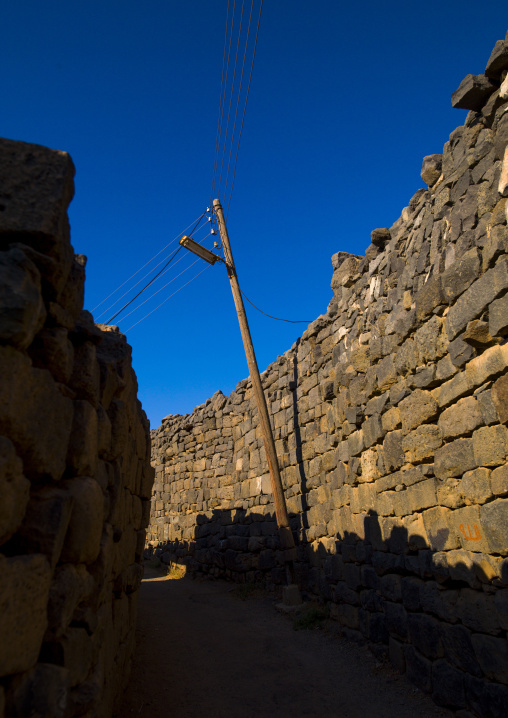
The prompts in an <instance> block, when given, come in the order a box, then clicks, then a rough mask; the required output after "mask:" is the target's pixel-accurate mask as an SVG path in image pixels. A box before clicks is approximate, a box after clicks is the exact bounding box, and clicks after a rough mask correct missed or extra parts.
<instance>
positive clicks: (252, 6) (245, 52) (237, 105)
mask: <svg viewBox="0 0 508 718" xmlns="http://www.w3.org/2000/svg"><path fill="white" fill-rule="evenodd" d="M253 10H254V0H252V2H251V4H250V14H249V24H248V27H247V39H246V40H245V50H244V53H243V62H242V71H241V73H240V87H239V88H238V97H237V99H236V109H235V121H234V123H233V132H232V133H231V146H230V148H229V157H228V169H227V172H226V182H225V184H224V194H226V191H227V187H228V178H229V167H230V165H231V154H232V152H233V142H234V138H235V130H236V120H237V117H238V107H239V105H240V96H241V94H242V84H243V73H244V69H245V59H246V57H247V48H248V46H249V36H250V26H251V22H252V11H253Z"/></svg>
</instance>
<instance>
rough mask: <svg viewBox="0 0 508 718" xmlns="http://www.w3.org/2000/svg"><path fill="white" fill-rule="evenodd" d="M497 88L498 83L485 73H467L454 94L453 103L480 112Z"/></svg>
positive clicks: (459, 107)
mask: <svg viewBox="0 0 508 718" xmlns="http://www.w3.org/2000/svg"><path fill="white" fill-rule="evenodd" d="M495 89H496V85H495V84H494V83H492V82H491V81H490V80H489V79H488V78H487V77H485V75H466V77H465V78H464V79H463V80H462V82H461V83H460V85H459V87H458V88H457V89H456V90H455V92H454V93H453V95H452V105H453V107H456V108H458V109H461V110H474V111H475V112H478V111H479V110H481V109H482V107H483V105H484V104H485V102H486V100H487V99H488V98H489V97H490V95H491V94H492V93H493V92H494V91H495Z"/></svg>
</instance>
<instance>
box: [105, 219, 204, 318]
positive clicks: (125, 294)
mask: <svg viewBox="0 0 508 718" xmlns="http://www.w3.org/2000/svg"><path fill="white" fill-rule="evenodd" d="M188 227H190V224H189V225H188ZM188 227H186V229H188ZM202 229H205V227H201V228H200V230H198V231H201V230H202ZM184 233H185V230H183V232H182V234H184ZM180 236H181V234H180V235H178V236H177V238H176V239H178V237H180ZM176 239H175V240H173V242H171V244H174V242H175V241H176ZM162 251H163V250H161V252H162ZM158 254H160V252H158ZM155 256H157V255H155ZM168 256H169V255H166V257H164V258H163V259H161V261H160V262H158V263H157V264H156V265H155V267H152V269H150V270H149V271H148V272H147V273H146V274H144V275H143V276H142V277H141V279H138V281H137V282H136V283H135V284H133V285H132V287H130V288H129V289H127V291H125V292H124V293H123V294H121V295H120V296H119V297H118V299H115V301H114V302H113V304H110V305H109V307H107V308H106V309H104V310H103V311H102V312H101V313H100V314H99V315H98V317H97V319H98V320H100V318H101V317H103V316H104V315H105V314H107V313H108V312H109V311H110V309H113V307H114V306H115V305H117V304H118V303H119V302H121V300H122V299H123V298H124V297H125V296H127V294H130V292H132V291H133V289H134V287H137V286H138V284H141V282H142V281H143V280H144V279H146V278H147V277H149V276H150V274H151V273H152V272H154V271H155V270H156V269H157V267H160V265H161V264H163V263H164V262H165V261H166V260H167V258H168ZM153 259H155V257H153V258H152V260H153ZM182 259H183V257H180V259H177V261H176V262H175V263H174V264H173V267H174V266H176V265H177V264H178V263H179V262H181V261H182ZM152 260H150V261H152ZM147 264H149V262H147ZM144 266H145V267H146V264H145V265H144ZM138 271H140V270H138ZM165 271H166V270H164V272H162V274H164V273H165ZM135 274H137V272H135ZM135 274H133V275H132V277H131V279H132V278H133V277H134V276H135ZM126 281H128V280H126ZM125 283H126V282H124V284H125ZM120 286H122V285H120ZM119 288H120V287H119ZM116 291H118V290H116ZM113 294H114V292H113ZM110 296H111V295H110ZM104 301H105V300H104ZM101 304H102V302H101Z"/></svg>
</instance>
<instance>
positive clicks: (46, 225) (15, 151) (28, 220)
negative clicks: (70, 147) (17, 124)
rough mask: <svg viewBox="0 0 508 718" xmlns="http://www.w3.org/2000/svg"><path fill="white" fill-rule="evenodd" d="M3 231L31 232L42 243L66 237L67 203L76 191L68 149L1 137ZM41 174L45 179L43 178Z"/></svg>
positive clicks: (0, 181) (1, 225)
mask: <svg viewBox="0 0 508 718" xmlns="http://www.w3.org/2000/svg"><path fill="white" fill-rule="evenodd" d="M0 156H1V158H2V160H1V162H0V166H1V167H2V173H1V175H0V188H1V192H2V197H3V199H2V203H3V206H4V209H3V211H2V215H1V220H0V232H13V233H14V232H21V233H29V234H31V235H32V236H33V237H34V238H37V239H36V241H37V243H38V246H37V247H36V249H38V248H39V246H40V245H42V246H43V247H45V243H47V242H49V241H52V242H55V240H56V239H59V238H61V237H63V238H65V239H66V240H67V238H68V234H69V229H68V222H67V207H68V205H69V202H70V201H71V199H72V196H73V194H74V185H73V177H74V166H73V164H72V160H71V158H70V157H69V155H68V154H67V153H66V152H58V151H55V150H50V149H48V148H47V147H41V146H40V145H32V144H26V143H24V142H14V141H13V140H5V139H2V140H1V142H0ZM41 177H43V178H44V181H42V182H41Z"/></svg>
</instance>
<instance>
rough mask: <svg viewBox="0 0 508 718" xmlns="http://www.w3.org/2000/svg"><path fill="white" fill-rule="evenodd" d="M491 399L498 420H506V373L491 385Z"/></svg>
mask: <svg viewBox="0 0 508 718" xmlns="http://www.w3.org/2000/svg"><path fill="white" fill-rule="evenodd" d="M492 401H493V402H494V406H495V407H496V410H497V414H498V416H499V421H501V422H502V423H503V424H506V423H507V422H508V374H504V375H503V376H502V377H500V378H499V379H498V380H497V381H496V382H495V383H494V385H493V387H492Z"/></svg>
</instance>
